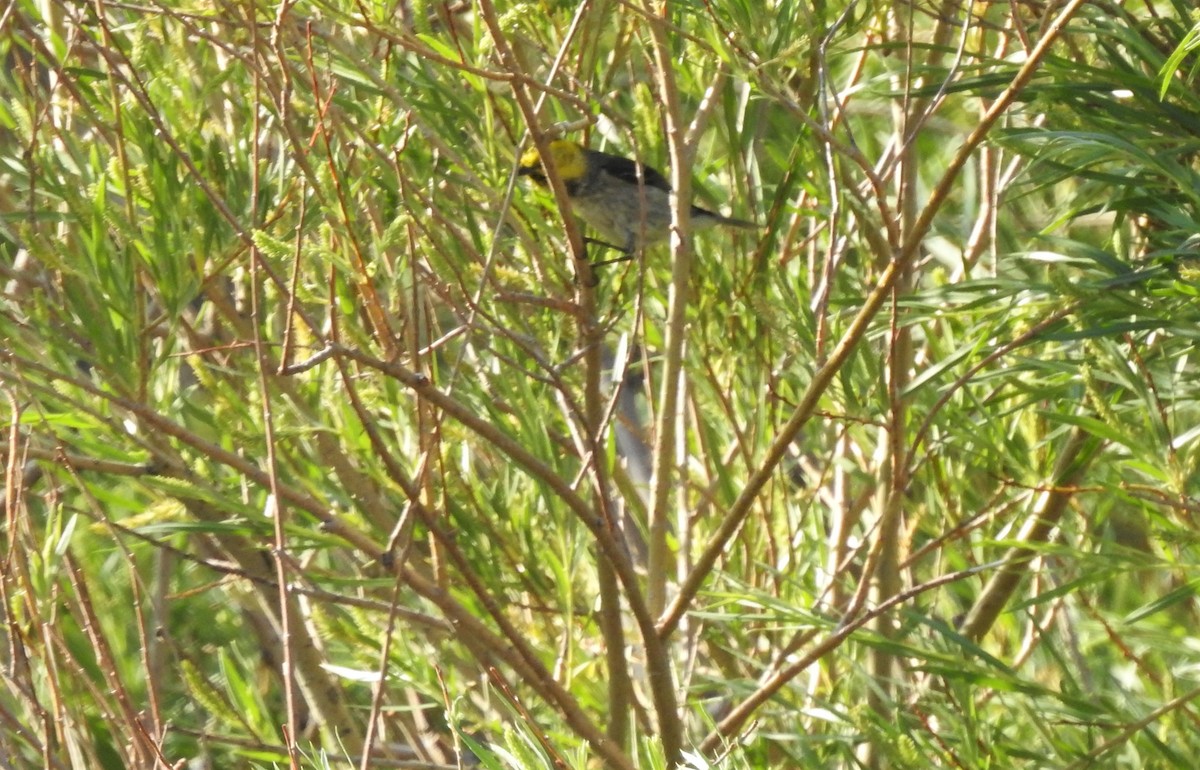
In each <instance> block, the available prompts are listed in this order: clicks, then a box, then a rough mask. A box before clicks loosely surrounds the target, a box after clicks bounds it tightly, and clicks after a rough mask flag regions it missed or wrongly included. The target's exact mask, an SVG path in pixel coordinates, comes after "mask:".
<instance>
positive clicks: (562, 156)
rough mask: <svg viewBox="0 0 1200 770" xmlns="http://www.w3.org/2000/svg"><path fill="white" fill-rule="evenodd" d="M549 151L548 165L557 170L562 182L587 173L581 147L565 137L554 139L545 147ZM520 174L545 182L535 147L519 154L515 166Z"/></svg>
mask: <svg viewBox="0 0 1200 770" xmlns="http://www.w3.org/2000/svg"><path fill="white" fill-rule="evenodd" d="M547 149H548V150H549V152H550V165H552V166H554V168H555V170H556V171H558V176H559V178H560V179H562V180H563V181H564V182H573V181H575V180H577V179H582V178H583V177H584V175H585V174H586V173H587V156H585V155H584V152H583V147H581V146H579V145H578V144H576V143H575V142H572V141H569V140H567V139H555V140H554V141H552V142H550V145H549V147H548V148H547ZM517 173H518V174H520V175H521V176H528V177H532V178H533V181H535V182H538V183H540V184H545V183H546V172H545V171H543V170H542V159H541V156H540V155H538V151H537V147H530V148H529V149H528V150H526V151H525V154H524V155H522V156H521V165H520V166H518V168H517Z"/></svg>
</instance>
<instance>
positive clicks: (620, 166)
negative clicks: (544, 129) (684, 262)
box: [517, 139, 758, 258]
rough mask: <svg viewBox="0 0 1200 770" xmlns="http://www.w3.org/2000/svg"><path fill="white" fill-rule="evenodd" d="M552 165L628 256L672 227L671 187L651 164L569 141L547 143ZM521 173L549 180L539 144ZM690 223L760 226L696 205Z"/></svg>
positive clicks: (574, 202) (587, 215)
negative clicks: (643, 163) (646, 164)
mask: <svg viewBox="0 0 1200 770" xmlns="http://www.w3.org/2000/svg"><path fill="white" fill-rule="evenodd" d="M548 149H549V158H548V159H546V160H547V162H548V163H550V164H551V165H553V166H554V169H555V171H556V172H557V173H558V176H559V178H560V179H561V180H562V181H563V185H564V186H565V188H566V191H567V195H568V196H570V198H571V208H572V209H574V211H575V213H576V214H578V215H579V217H580V218H581V219H582V220H583V221H584V222H586V223H587V224H588V225H590V226H591V228H592V229H593V230H595V231H596V232H597V233H598V234H599V235H600V237H601V238H603V239H604V242H605V245H607V246H609V247H611V248H614V249H616V250H618V251H620V252H622V254H624V255H625V256H624V258H628V257H630V256H632V255H633V254H634V252H636V251H637V250H638V249H640V248H642V247H644V246H649V245H652V244H654V243H656V242H658V241H661V240H664V239H665V238H666V237H667V235H668V234H669V232H670V227H671V185H670V184H668V183H667V180H666V177H664V176H663V175H662V174H660V173H659V172H658V171H656V170H654V169H653V168H650V167H649V166H645V165H642V164H640V163H638V162H637V161H635V160H630V159H629V158H623V157H621V156H620V155H610V154H609V153H607V152H598V151H596V150H589V149H588V148H586V147H584V146H582V145H580V144H578V143H576V142H572V141H569V140H566V139H555V140H554V141H552V142H550V144H549V148H548ZM517 173H518V174H519V175H520V176H527V177H530V178H531V179H533V181H534V182H537V183H538V184H540V185H542V186H546V185H547V184H548V182H547V178H546V169H545V166H544V165H543V158H542V157H541V155H540V154H539V153H538V151H537V148H536V147H535V148H531V149H530V150H529V151H527V152H526V153H525V154H524V155H522V156H521V163H520V165H519V166H518V170H517ZM691 213H692V217H691V221H692V227H694V228H695V229H697V230H700V229H703V228H706V227H712V226H713V225H729V226H730V227H741V228H757V227H758V225H756V224H755V223H753V222H747V221H746V220H744V219H734V218H732V217H727V216H723V215H721V214H717V213H715V212H712V211H709V210H708V209H705V208H701V207H700V206H696V205H694V204H693V205H692V212H691Z"/></svg>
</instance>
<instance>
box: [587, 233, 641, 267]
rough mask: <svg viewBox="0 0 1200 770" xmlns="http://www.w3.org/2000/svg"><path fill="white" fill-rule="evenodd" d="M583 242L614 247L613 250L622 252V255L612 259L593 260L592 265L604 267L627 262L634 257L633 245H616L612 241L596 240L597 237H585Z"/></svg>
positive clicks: (607, 247)
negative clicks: (625, 246)
mask: <svg viewBox="0 0 1200 770" xmlns="http://www.w3.org/2000/svg"><path fill="white" fill-rule="evenodd" d="M583 242H584V243H594V244H595V245H597V246H603V247H604V248H606V249H612V250H613V251H617V252H620V254H621V256H619V257H613V258H612V259H605V260H602V261H600V262H593V263H592V267H604V266H605V265H612V264H616V263H617V262H627V261H629V260H631V259H633V248H632V247H627V248H621V247H620V246H614V245H612V244H611V243H608V242H606V241H599V240H596V239H595V238H584V239H583Z"/></svg>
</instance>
